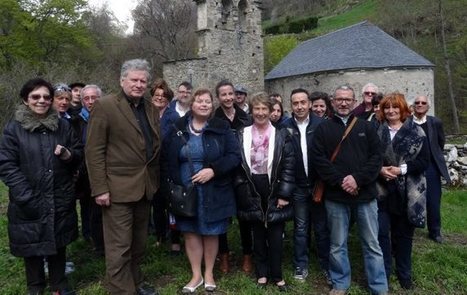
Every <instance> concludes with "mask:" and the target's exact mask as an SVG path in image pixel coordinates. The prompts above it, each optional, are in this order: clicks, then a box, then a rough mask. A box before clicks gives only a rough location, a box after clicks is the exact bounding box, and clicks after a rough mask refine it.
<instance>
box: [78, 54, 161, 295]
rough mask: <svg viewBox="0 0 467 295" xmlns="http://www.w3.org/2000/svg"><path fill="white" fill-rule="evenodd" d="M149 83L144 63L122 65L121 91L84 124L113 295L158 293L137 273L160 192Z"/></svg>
mask: <svg viewBox="0 0 467 295" xmlns="http://www.w3.org/2000/svg"><path fill="white" fill-rule="evenodd" d="M149 79H150V68H149V64H148V62H147V61H145V60H141V59H134V60H129V61H126V62H125V63H124V64H123V65H122V69H121V74H120V86H121V88H122V91H121V92H120V93H119V94H117V95H109V96H106V97H103V98H101V99H100V100H98V101H96V102H95V103H94V106H93V109H92V112H91V117H90V120H89V125H88V134H87V142H86V164H87V167H88V172H89V179H90V183H91V189H92V196H93V197H94V199H95V202H96V203H97V204H98V205H100V206H102V217H103V227H104V243H105V259H106V278H105V287H106V289H107V290H108V291H109V292H110V293H111V294H127V295H130V294H131V295H133V294H138V295H140V294H141V295H149V294H157V292H156V291H155V290H154V289H153V288H152V287H151V286H149V285H148V284H146V283H144V278H143V274H142V272H141V269H140V264H141V262H142V259H143V256H144V251H145V246H146V239H147V226H148V221H149V204H150V199H151V198H152V196H153V195H154V193H155V192H156V190H157V189H158V187H159V150H160V131H159V129H160V127H159V114H158V112H157V110H156V109H155V107H154V106H153V105H152V104H151V102H150V101H149V100H146V99H145V98H144V94H145V91H146V89H147V85H148V80H149Z"/></svg>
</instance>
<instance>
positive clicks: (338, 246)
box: [325, 200, 388, 294]
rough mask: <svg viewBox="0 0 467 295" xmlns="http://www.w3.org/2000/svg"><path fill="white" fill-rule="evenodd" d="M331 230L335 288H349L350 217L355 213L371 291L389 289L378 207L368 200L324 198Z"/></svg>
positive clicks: (380, 291) (332, 270) (331, 271)
mask: <svg viewBox="0 0 467 295" xmlns="http://www.w3.org/2000/svg"><path fill="white" fill-rule="evenodd" d="M325 205H326V211H327V215H328V227H329V231H330V244H331V246H330V252H329V271H330V275H331V280H332V285H333V288H334V289H338V290H347V289H348V288H349V287H350V262H349V255H348V249H347V238H348V236H349V224H350V216H351V214H352V212H353V213H354V215H355V221H356V222H357V225H358V231H359V236H360V242H361V245H362V253H363V259H364V265H365V272H366V276H367V280H368V287H369V288H370V291H371V293H373V294H378V293H383V292H387V291H388V282H387V279H386V272H385V270H384V260H383V253H382V251H381V248H380V246H379V243H378V206H377V203H376V200H373V201H371V202H369V203H356V204H345V203H338V202H333V201H329V200H325Z"/></svg>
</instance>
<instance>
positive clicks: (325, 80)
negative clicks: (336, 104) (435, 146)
mask: <svg viewBox="0 0 467 295" xmlns="http://www.w3.org/2000/svg"><path fill="white" fill-rule="evenodd" d="M368 82H373V83H375V84H376V85H377V86H378V87H379V91H381V92H383V93H386V92H393V91H399V92H401V93H403V94H404V95H405V96H406V99H407V101H408V102H409V103H412V102H413V100H414V99H415V97H416V96H418V95H421V94H424V95H426V96H427V97H428V99H430V100H431V101H433V97H434V84H433V83H434V74H433V70H432V69H430V68H423V69H385V70H383V69H381V70H378V69H374V70H373V69H372V70H364V69H363V70H346V71H340V72H335V73H320V74H309V75H300V76H294V77H287V78H281V79H274V80H267V81H265V84H266V91H267V92H268V93H272V92H277V93H279V94H281V95H282V96H283V97H284V98H285V99H284V100H283V101H284V108H286V109H287V110H290V100H289V97H290V92H291V91H292V90H293V89H295V88H305V89H307V90H308V91H310V92H313V91H324V92H326V93H329V94H332V93H333V92H334V90H335V88H336V87H337V86H339V85H342V84H349V85H350V86H352V88H354V90H355V96H356V98H357V99H358V100H359V101H361V98H362V94H361V89H362V87H363V85H365V84H366V83H368ZM429 114H430V115H433V114H434V105H433V104H432V107H431V108H430V110H429Z"/></svg>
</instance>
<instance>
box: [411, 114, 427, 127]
mask: <svg viewBox="0 0 467 295" xmlns="http://www.w3.org/2000/svg"><path fill="white" fill-rule="evenodd" d="M413 121H414V122H415V123H417V124H418V125H422V124H424V123H425V122H426V114H425V115H423V117H421V118H420V119H419V118H418V117H417V116H415V115H414V116H413Z"/></svg>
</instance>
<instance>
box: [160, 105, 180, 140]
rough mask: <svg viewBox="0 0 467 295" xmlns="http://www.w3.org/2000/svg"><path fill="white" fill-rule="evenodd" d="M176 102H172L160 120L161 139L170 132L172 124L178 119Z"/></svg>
mask: <svg viewBox="0 0 467 295" xmlns="http://www.w3.org/2000/svg"><path fill="white" fill-rule="evenodd" d="M176 103H177V101H176V100H172V101H171V102H170V103H169V105H168V106H167V109H166V110H165V111H164V114H163V115H162V118H161V136H162V138H164V137H165V135H166V134H167V133H168V132H169V131H170V129H171V127H172V124H174V123H175V122H177V120H178V119H180V115H179V114H178V112H177V110H176V109H175V106H176Z"/></svg>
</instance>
